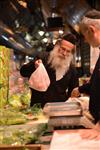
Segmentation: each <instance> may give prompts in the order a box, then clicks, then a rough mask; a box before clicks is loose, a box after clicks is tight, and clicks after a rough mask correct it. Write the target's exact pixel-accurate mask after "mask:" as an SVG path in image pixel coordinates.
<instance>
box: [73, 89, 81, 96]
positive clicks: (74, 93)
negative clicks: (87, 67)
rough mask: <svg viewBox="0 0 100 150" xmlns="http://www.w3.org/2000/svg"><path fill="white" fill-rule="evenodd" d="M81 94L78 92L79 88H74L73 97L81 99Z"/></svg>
mask: <svg viewBox="0 0 100 150" xmlns="http://www.w3.org/2000/svg"><path fill="white" fill-rule="evenodd" d="M79 96H80V92H79V90H78V87H76V88H74V89H73V91H72V92H71V97H79Z"/></svg>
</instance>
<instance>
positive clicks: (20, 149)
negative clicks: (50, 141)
mask: <svg viewBox="0 0 100 150" xmlns="http://www.w3.org/2000/svg"><path fill="white" fill-rule="evenodd" d="M0 150H41V145H40V144H30V145H21V146H10V145H2V146H0Z"/></svg>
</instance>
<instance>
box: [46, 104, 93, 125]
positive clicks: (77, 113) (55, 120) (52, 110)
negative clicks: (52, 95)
mask: <svg viewBox="0 0 100 150" xmlns="http://www.w3.org/2000/svg"><path fill="white" fill-rule="evenodd" d="M83 111H84V110H83V109H82V106H81V104H80V103H79V102H76V101H67V102H54V103H47V104H46V105H45V106H44V108H43V112H44V114H45V115H46V116H48V117H49V119H48V126H49V127H50V128H55V127H68V126H83V127H85V128H93V127H94V124H93V123H92V121H91V120H90V119H89V118H87V117H86V116H84V115H83V114H84V113H83Z"/></svg>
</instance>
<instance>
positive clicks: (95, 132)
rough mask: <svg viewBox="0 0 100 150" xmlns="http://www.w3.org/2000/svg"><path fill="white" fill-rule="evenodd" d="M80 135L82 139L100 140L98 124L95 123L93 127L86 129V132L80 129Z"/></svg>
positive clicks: (99, 125) (99, 126)
mask: <svg viewBox="0 0 100 150" xmlns="http://www.w3.org/2000/svg"><path fill="white" fill-rule="evenodd" d="M80 136H81V137H82V138H83V139H90V140H92V139H96V140H100V124H99V123H97V124H96V125H95V127H94V128H93V129H87V130H86V132H82V131H80Z"/></svg>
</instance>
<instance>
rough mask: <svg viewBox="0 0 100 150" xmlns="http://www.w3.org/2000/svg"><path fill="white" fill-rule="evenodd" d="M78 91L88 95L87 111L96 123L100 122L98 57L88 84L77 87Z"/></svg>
mask: <svg viewBox="0 0 100 150" xmlns="http://www.w3.org/2000/svg"><path fill="white" fill-rule="evenodd" d="M79 91H80V92H81V93H87V94H89V95H90V104H89V110H90V112H91V114H92V115H93V117H94V118H95V121H96V122H97V121H98V120H100V56H99V58H98V61H97V63H96V66H95V69H94V71H93V74H92V76H91V79H90V82H89V83H88V84H85V85H83V86H81V87H79Z"/></svg>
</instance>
